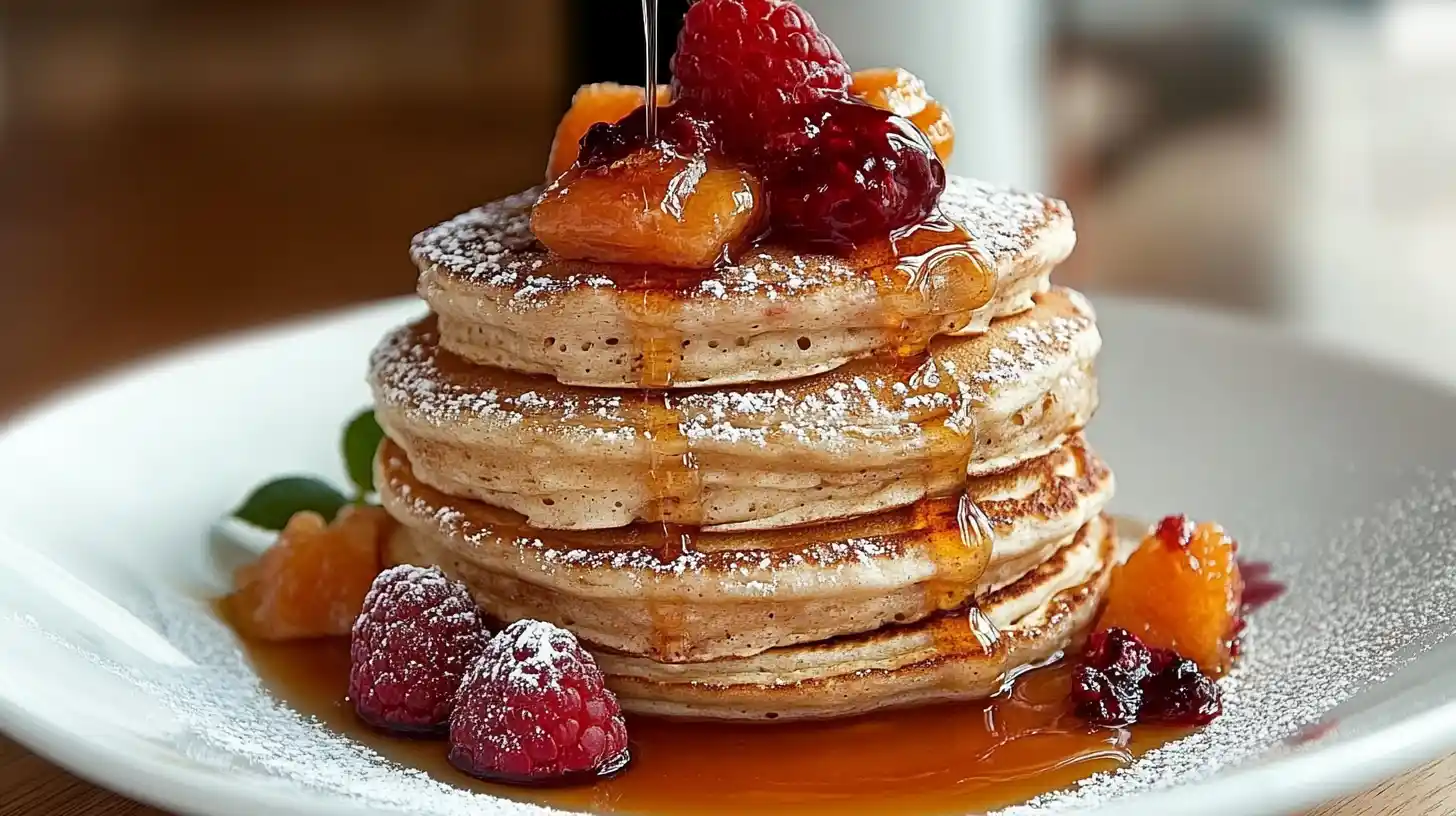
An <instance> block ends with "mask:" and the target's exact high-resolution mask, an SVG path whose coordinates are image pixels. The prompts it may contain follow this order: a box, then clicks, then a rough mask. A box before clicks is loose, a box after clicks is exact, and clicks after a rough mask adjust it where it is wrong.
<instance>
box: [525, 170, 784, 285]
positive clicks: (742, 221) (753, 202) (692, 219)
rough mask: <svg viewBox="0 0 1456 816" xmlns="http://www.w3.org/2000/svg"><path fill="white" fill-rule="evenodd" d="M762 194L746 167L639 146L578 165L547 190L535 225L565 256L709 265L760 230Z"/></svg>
mask: <svg viewBox="0 0 1456 816" xmlns="http://www.w3.org/2000/svg"><path fill="white" fill-rule="evenodd" d="M762 201H763V193H762V185H761V184H760V182H759V180H758V178H756V177H755V176H754V175H753V174H752V173H750V172H748V171H747V170H744V169H741V168H737V167H719V166H717V165H715V164H714V163H713V162H712V161H710V160H706V159H703V158H683V157H680V156H677V155H674V154H671V153H664V152H661V151H659V150H652V149H649V150H641V151H638V152H636V153H633V154H632V155H630V156H628V157H627V158H625V159H622V160H621V161H617V162H614V163H612V164H611V165H609V166H607V167H603V168H598V169H586V168H581V167H574V168H572V169H571V170H570V171H568V172H567V173H566V175H564V176H562V177H561V178H559V179H557V180H556V182H555V183H554V184H552V185H551V186H550V187H548V188H546V191H545V192H544V193H542V194H541V198H540V199H539V200H538V201H537V202H536V206H535V208H534V209H533V210H532V212H531V230H532V231H533V232H534V233H535V234H536V237H537V238H538V239H540V241H541V243H543V244H545V245H546V246H547V247H549V248H550V249H551V250H553V251H554V252H556V253H557V254H558V255H561V256H562V257H565V258H573V259H578V260H587V261H598V262H602V263H630V264H656V265H661V266H676V267H687V268H693V269H706V268H709V267H712V266H713V265H714V264H715V263H716V262H717V261H718V259H719V258H721V257H722V256H723V253H724V252H725V251H726V250H731V249H733V248H735V247H737V246H739V245H741V244H743V243H746V242H747V241H748V240H750V239H752V238H753V237H755V236H756V235H757V233H758V231H759V225H760V223H761V222H762V219H763V209H764V208H763V207H762V206H761V204H762Z"/></svg>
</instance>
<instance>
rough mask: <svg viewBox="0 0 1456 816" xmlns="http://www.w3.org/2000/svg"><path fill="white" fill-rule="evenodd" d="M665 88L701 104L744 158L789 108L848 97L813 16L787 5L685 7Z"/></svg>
mask: <svg viewBox="0 0 1456 816" xmlns="http://www.w3.org/2000/svg"><path fill="white" fill-rule="evenodd" d="M672 71H673V89H674V92H675V95H676V96H677V97H678V98H680V99H691V100H696V101H699V102H701V103H702V104H703V106H704V107H705V109H706V110H708V111H709V112H710V113H711V114H712V115H713V116H714V117H716V118H718V119H720V120H721V121H722V122H723V123H724V125H725V127H726V128H728V130H729V132H728V133H727V134H726V135H727V136H728V137H729V140H730V142H732V145H730V146H732V147H734V149H735V152H738V153H740V155H745V156H746V155H751V154H752V153H753V152H754V151H755V150H756V148H757V147H758V146H759V145H760V144H761V143H762V142H761V137H762V136H763V135H764V134H765V133H767V132H768V131H769V130H770V128H771V126H772V125H773V124H774V123H775V122H777V121H779V120H780V119H781V118H782V117H783V116H784V114H785V113H786V112H787V111H788V110H789V109H790V108H791V107H793V106H795V105H803V104H807V103H812V102H817V101H819V100H821V99H823V98H825V97H827V96H840V97H843V96H845V95H846V94H847V93H848V91H849V85H850V70H849V64H848V63H846V62H845V61H844V57H843V56H841V55H840V53H839V49H838V48H835V47H834V43H832V42H830V40H829V38H828V37H826V36H824V34H823V33H822V32H821V31H820V30H819V26H818V25H817V24H816V23H815V22H814V18H813V17H811V16H809V13H808V12H806V11H804V10H803V9H801V8H799V7H798V6H797V5H795V4H794V3H792V2H789V0H698V2H696V3H694V4H693V5H692V6H691V7H689V8H688V13H687V18H686V19H685V20H684V21H683V27H682V33H681V34H680V35H679V37H678V41H677V53H676V54H675V55H674V56H673V58H672Z"/></svg>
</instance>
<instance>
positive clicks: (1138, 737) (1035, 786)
mask: <svg viewBox="0 0 1456 816" xmlns="http://www.w3.org/2000/svg"><path fill="white" fill-rule="evenodd" d="M972 631H977V630H972ZM988 634H989V633H988ZM244 648H245V649H246V652H247V654H248V657H249V659H250V660H251V662H252V663H253V665H254V667H255V668H256V669H257V672H258V675H259V677H260V678H261V679H262V682H263V685H264V687H265V688H267V689H268V690H269V691H270V692H271V693H272V694H273V695H274V696H276V697H277V698H278V699H279V700H281V701H282V702H284V703H285V704H287V705H288V707H289V708H291V709H293V710H294V711H296V712H298V713H299V714H300V715H302V716H304V717H309V718H316V719H317V721H319V722H321V723H322V724H323V725H324V726H326V727H328V728H330V729H331V730H333V731H336V732H338V733H341V734H344V735H346V736H348V737H349V738H351V739H353V740H355V741H357V742H359V743H361V744H363V745H365V746H367V747H368V748H371V749H373V750H375V751H377V752H378V753H380V754H381V755H383V756H384V757H386V758H388V759H390V760H393V761H395V762H398V763H400V764H401V765H404V766H406V767H409V768H416V769H419V770H421V771H423V772H425V773H427V774H429V775H430V776H432V777H434V778H435V779H438V780H439V781H441V782H443V783H445V784H449V785H454V786H458V787H462V788H466V789H470V790H475V791H478V792H481V793H487V794H491V795H494V796H502V797H506V798H511V799H518V800H527V801H531V802H535V803H538V804H542V805H546V806H549V807H556V808H562V809H569V810H587V809H590V810H592V811H598V812H617V813H638V814H644V813H646V814H652V813H711V814H729V813H743V812H749V811H752V812H764V813H789V814H806V815H807V814H829V813H834V814H841V813H907V812H918V813H967V812H984V811H987V810H994V809H997V808H1001V807H1004V806H1007V805H1013V804H1016V803H1019V802H1024V801H1026V800H1028V799H1031V798H1033V797H1035V796H1037V795H1040V794H1043V793H1047V792H1050V791H1053V790H1058V789H1061V788H1066V787H1069V786H1071V785H1072V784H1074V783H1075V782H1077V781H1078V780H1080V779H1083V778H1085V777H1087V776H1090V775H1092V774H1093V773H1098V772H1104V771H1111V770H1114V769H1116V768H1117V767H1119V766H1120V765H1123V764H1126V763H1127V762H1129V761H1131V760H1132V759H1134V758H1135V757H1137V756H1140V755H1142V754H1143V753H1146V752H1147V751H1149V750H1152V749H1153V748H1156V747H1158V746H1160V745H1162V744H1164V743H1166V742H1169V741H1171V740H1173V739H1177V738H1179V737H1181V736H1184V735H1186V734H1187V733H1189V731H1187V730H1181V729H1168V728H1155V727H1149V726H1144V725H1139V726H1135V727H1133V728H1131V729H1098V728H1092V727H1089V726H1087V725H1086V724H1085V723H1083V722H1082V721H1080V720H1078V719H1077V718H1076V717H1075V716H1073V715H1072V714H1071V711H1070V707H1069V706H1070V704H1069V702H1068V697H1067V693H1068V685H1069V683H1070V676H1071V668H1070V667H1068V666H1066V665H1055V666H1050V667H1046V668H1037V669H1032V670H1030V671H1026V672H1022V673H1020V674H1019V675H1017V676H1016V677H1015V678H1013V679H1011V680H1009V681H1008V682H1007V686H1006V690H1005V691H1004V692H1003V693H1002V694H1001V695H999V696H997V697H995V698H993V699H990V700H983V701H975V702H963V703H950V704H945V705H934V706H926V707H920V708H911V709H906V710H903V711H891V712H883V713H878V714H871V715H867V716H863V717H858V718H854V719H849V720H833V721H827V722H820V723H790V724H776V725H763V724H753V725H734V724H727V723H711V722H675V721H669V720H659V719H654V718H648V717H632V716H629V717H628V722H627V728H628V731H629V733H630V734H631V747H632V755H633V762H632V765H630V766H629V767H628V769H627V770H626V771H625V772H624V773H622V774H621V775H619V776H617V777H614V778H612V779H609V780H604V781H601V782H597V783H595V784H592V785H588V786H585V787H575V788H555V789H552V788H512V787H504V786H501V785H495V784H491V783H487V782H480V781H477V780H474V779H471V778H469V777H467V776H465V775H463V774H461V773H460V772H458V771H456V770H455V769H454V768H452V767H450V765H449V763H448V762H447V761H446V759H445V757H446V754H447V752H448V747H447V745H446V744H445V743H444V742H443V741H438V740H435V741H431V740H417V739H403V738H398V737H391V736H388V735H385V734H382V733H380V732H378V731H374V730H372V729H369V728H367V727H365V726H363V725H361V724H360V723H359V722H358V720H357V719H356V718H355V717H354V713H353V711H352V710H351V707H350V705H349V703H348V702H347V700H346V699H345V694H346V691H347V687H348V676H349V642H348V639H347V638H338V639H332V640H322V641H302V642H293V643H284V644H270V643H251V642H249V643H245V644H244Z"/></svg>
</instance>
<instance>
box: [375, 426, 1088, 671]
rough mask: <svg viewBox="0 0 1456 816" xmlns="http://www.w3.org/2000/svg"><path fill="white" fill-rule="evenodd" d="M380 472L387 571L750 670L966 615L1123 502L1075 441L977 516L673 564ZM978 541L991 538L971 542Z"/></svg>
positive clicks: (721, 541) (944, 514) (982, 503)
mask: <svg viewBox="0 0 1456 816" xmlns="http://www.w3.org/2000/svg"><path fill="white" fill-rule="evenodd" d="M376 470H377V474H376V484H377V485H378V487H379V492H380V497H381V500H382V502H383V503H384V506H385V508H386V509H387V510H388V511H389V512H390V514H391V515H392V516H394V517H395V518H396V519H397V520H399V521H400V522H401V526H400V529H399V530H398V531H397V532H396V534H395V535H394V537H393V539H392V540H391V542H390V546H389V548H388V550H389V551H388V554H387V555H388V560H390V561H391V562H394V563H416V564H422V565H436V566H440V567H441V568H443V569H444V570H445V571H446V572H448V573H450V574H452V575H454V576H455V577H457V578H459V579H461V580H463V581H464V582H465V583H466V584H467V586H469V587H470V589H471V591H472V593H473V594H474V595H475V597H476V599H477V601H478V603H479V604H480V605H481V608H482V609H483V610H485V612H486V613H487V614H489V615H491V616H492V617H494V618H496V619H498V620H502V621H514V620H519V619H522V618H536V619H541V620H547V621H551V622H553V623H556V624H558V625H562V626H566V627H568V628H570V629H572V630H574V631H575V632H576V633H577V634H578V635H579V636H580V637H582V639H583V640H585V641H587V642H589V643H592V644H594V645H595V646H597V647H603V648H606V649H610V650H613V651H615V652H619V653H622V654H633V655H642V656H647V657H650V658H652V659H653V660H655V661H658V662H663V663H678V662H688V661H708V660H719V659H722V658H727V657H744V656H750V655H754V654H758V653H762V652H764V651H766V650H770V649H774V648H779V647H783V646H788V645H793V644H801V643H809V642H814V641H818V640H824V639H826V638H830V637H835V636H839V635H846V634H854V633H858V632H866V631H871V630H874V629H877V628H879V627H881V626H883V625H885V624H887V623H892V622H909V621H916V620H920V619H922V618H925V617H926V616H928V615H931V614H934V613H936V612H938V611H941V610H945V609H954V608H957V607H960V606H962V605H964V604H965V603H966V602H967V601H968V600H970V599H972V598H973V597H978V596H982V595H985V594H986V593H988V592H994V591H996V590H997V589H999V588H1001V587H1003V586H1005V585H1006V584H1008V583H1011V582H1013V581H1015V580H1017V579H1018V578H1020V577H1021V576H1022V575H1024V574H1026V573H1027V572H1028V571H1031V570H1033V569H1035V568H1036V567H1037V566H1038V565H1039V564H1041V563H1042V562H1043V561H1045V560H1046V559H1047V558H1049V557H1050V556H1051V555H1052V554H1053V553H1054V552H1055V551H1056V550H1057V549H1058V548H1060V547H1062V546H1063V545H1064V544H1065V543H1066V542H1067V541H1068V540H1069V539H1070V538H1071V537H1072V536H1073V535H1074V534H1075V533H1076V531H1077V530H1078V529H1080V528H1081V527H1082V526H1083V525H1084V524H1086V523H1087V522H1088V521H1089V520H1090V519H1092V518H1094V517H1095V516H1096V515H1097V514H1098V513H1100V512H1101V511H1102V508H1103V507H1104V506H1105V505H1106V503H1107V501H1108V499H1109V498H1110V497H1111V494H1112V491H1113V478H1112V474H1111V472H1110V471H1108V469H1107V467H1106V466H1105V465H1104V464H1103V463H1102V462H1101V461H1100V460H1099V459H1098V458H1097V457H1096V455H1095V454H1094V453H1092V452H1091V451H1090V450H1089V449H1088V448H1087V446H1086V444H1085V442H1084V440H1083V439H1082V437H1081V436H1080V435H1074V436H1073V437H1072V438H1071V439H1070V440H1069V441H1068V442H1067V444H1066V445H1064V446H1063V447H1061V448H1059V449H1057V450H1056V451H1053V452H1052V453H1050V454H1047V455H1045V456H1043V457H1041V458H1038V459H1035V460H1033V461H1031V462H1029V463H1027V464H1025V465H1024V466H1022V467H1020V468H1017V469H1016V470H1014V471H1011V472H1008V473H1001V474H995V475H989V476H983V477H980V478H975V479H971V480H970V481H969V482H968V485H967V490H966V493H965V499H968V500H969V503H963V500H962V499H961V498H959V497H958V498H948V499H941V500H927V501H925V502H921V503H920V504H918V505H916V506H914V507H908V508H902V509H899V510H895V511H890V512H886V513H882V514H879V515H876V516H870V517H863V518H857V519H854V520H850V521H843V522H836V523H831V524H824V525H818V526H815V527H809V528H802V529H794V530H779V531H767V532H726V533H723V532H720V533H698V534H696V535H695V536H693V538H692V540H691V541H690V542H689V543H690V548H689V549H684V550H683V551H682V552H680V553H676V554H673V553H667V552H664V551H663V549H662V548H663V544H664V539H663V531H662V528H661V525H636V526H632V527H626V528H621V529H615V530H605V531H589V532H572V531H547V530H537V529H532V528H531V527H529V526H527V524H526V520H525V519H524V518H523V517H521V516H520V515H518V514H516V513H512V512H511V511H508V510H503V509H500V508H496V507H492V506H490V505H487V504H483V503H481V502H473V501H469V500H464V499H455V498H452V497H450V496H447V495H445V494H443V493H441V492H439V491H438V490H435V489H433V488H431V487H429V486H428V485H426V484H424V483H423V482H421V481H420V480H419V479H418V478H416V476H415V474H414V473H412V471H411V468H410V462H409V460H408V458H407V456H406V454H405V453H404V451H403V450H402V449H401V448H400V447H399V446H397V445H396V444H394V443H393V442H390V441H386V442H385V443H384V444H383V445H382V446H381V449H380V453H379V456H378V459H377V462H376ZM973 508H979V510H980V513H981V514H983V518H980V517H976V516H974V515H972V512H973ZM961 515H964V516H966V517H967V519H968V525H969V527H970V528H971V531H972V534H973V535H972V537H971V540H969V541H967V539H965V538H963V537H962V534H961V529H960V523H959V520H958V516H961ZM980 529H986V530H987V531H988V533H987V534H986V535H984V536H975V535H974V533H975V532H976V531H977V530H980Z"/></svg>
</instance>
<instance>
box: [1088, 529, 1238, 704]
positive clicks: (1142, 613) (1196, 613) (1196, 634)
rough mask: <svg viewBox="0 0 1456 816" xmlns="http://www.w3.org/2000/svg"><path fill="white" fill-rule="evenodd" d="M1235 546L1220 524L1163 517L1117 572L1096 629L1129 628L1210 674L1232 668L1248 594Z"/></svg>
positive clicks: (1141, 637) (1114, 574)
mask: <svg viewBox="0 0 1456 816" xmlns="http://www.w3.org/2000/svg"><path fill="white" fill-rule="evenodd" d="M1237 549H1238V545H1237V544H1236V543H1235V542H1234V540H1233V539H1232V538H1231V537H1229V535H1228V533H1226V532H1224V529H1223V528H1222V527H1220V526H1219V525H1217V524H1213V523H1207V522H1206V523H1203V524H1198V525H1194V524H1193V523H1192V522H1190V521H1188V520H1187V519H1186V518H1185V517H1183V516H1169V517H1168V518H1165V519H1163V521H1162V522H1160V523H1159V524H1158V526H1157V528H1156V529H1155V531H1154V532H1153V533H1152V534H1150V535H1149V536H1148V537H1147V538H1145V539H1143V542H1142V544H1141V545H1140V546H1139V547H1138V549H1137V551H1136V552H1134V553H1133V554H1132V556H1131V557H1130V558H1128V560H1127V562H1126V563H1124V564H1123V565H1122V566H1120V567H1118V568H1117V570H1116V571H1115V572H1114V573H1113V576H1112V585H1111V587H1110V588H1109V589H1108V592H1107V600H1106V605H1105V606H1104V607H1103V609H1102V615H1101V617H1100V618H1099V619H1098V621H1097V631H1102V630H1105V629H1109V628H1113V627H1117V628H1121V629H1126V630H1127V631H1129V632H1131V633H1133V634H1134V635H1137V636H1138V637H1139V638H1140V639H1141V640H1142V641H1143V642H1144V643H1145V644H1147V645H1148V646H1149V647H1150V648H1158V649H1170V650H1172V651H1174V652H1177V653H1178V654H1180V655H1182V656H1184V657H1186V658H1188V659H1190V660H1192V661H1194V662H1196V663H1197V664H1198V666H1199V668H1201V669H1203V671H1204V672H1206V673H1208V674H1210V675H1213V676H1217V675H1220V674H1222V673H1224V672H1226V671H1228V669H1229V667H1230V665H1231V664H1232V661H1233V656H1232V654H1231V647H1232V642H1233V637H1234V635H1235V634H1236V630H1237V624H1238V620H1239V607H1240V605H1241V604H1242V602H1243V593H1244V584H1243V578H1242V576H1240V574H1239V567H1238V563H1237V562H1236V561H1235V558H1234V555H1235V552H1236V551H1237Z"/></svg>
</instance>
